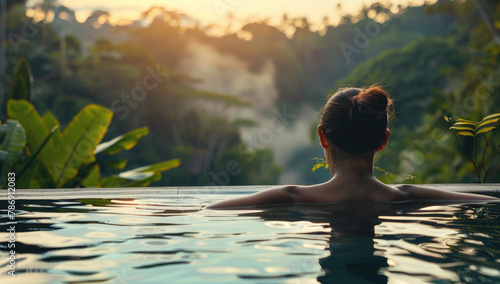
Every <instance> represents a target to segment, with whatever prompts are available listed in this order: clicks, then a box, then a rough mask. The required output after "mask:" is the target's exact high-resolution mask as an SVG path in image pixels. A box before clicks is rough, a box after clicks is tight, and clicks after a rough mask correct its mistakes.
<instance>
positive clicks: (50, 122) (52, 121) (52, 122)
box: [42, 111, 62, 146]
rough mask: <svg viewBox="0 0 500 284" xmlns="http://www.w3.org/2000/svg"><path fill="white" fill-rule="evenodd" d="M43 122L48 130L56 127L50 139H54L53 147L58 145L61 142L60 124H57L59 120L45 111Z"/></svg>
mask: <svg viewBox="0 0 500 284" xmlns="http://www.w3.org/2000/svg"><path fill="white" fill-rule="evenodd" d="M42 118H43V122H45V125H47V128H48V129H54V127H56V126H57V128H56V130H55V132H54V134H53V135H52V139H54V145H55V146H57V145H59V142H61V137H62V134H61V124H60V123H59V120H57V118H56V117H55V116H54V115H53V114H52V113H51V112H50V111H47V112H46V113H45V114H44V115H43V117H42Z"/></svg>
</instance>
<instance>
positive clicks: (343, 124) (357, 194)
mask: <svg viewBox="0 0 500 284" xmlns="http://www.w3.org/2000/svg"><path fill="white" fill-rule="evenodd" d="M392 106H393V104H392V100H391V98H390V97H389V95H388V94H387V92H385V91H384V90H383V89H382V88H380V87H377V86H371V87H369V88H368V89H358V88H346V89H341V90H339V91H338V92H337V93H336V94H334V95H333V96H332V97H331V98H330V99H329V100H328V102H327V103H326V105H325V106H324V108H323V111H322V114H321V119H320V125H319V126H318V135H319V139H320V142H321V147H322V148H323V149H324V152H325V158H326V161H327V163H328V166H329V168H330V177H331V178H330V180H329V181H327V182H325V183H322V184H317V185H311V186H297V185H291V186H284V187H278V188H273V189H270V190H266V191H262V192H258V193H255V194H253V195H250V196H247V197H243V198H237V199H233V200H227V201H222V202H219V203H216V204H213V205H211V206H209V207H208V208H213V209H216V208H229V207H233V208H234V207H245V206H259V205H276V204H291V203H338V202H357V201H375V202H377V201H378V202H387V201H399V200H415V199H446V200H495V199H497V198H494V197H490V196H484V195H477V194H467V193H454V192H447V191H441V190H436V189H431V188H425V187H419V186H414V185H399V186H395V187H390V186H388V185H385V184H383V183H381V182H380V181H378V180H377V178H376V177H375V176H374V175H373V156H374V155H375V153H376V152H378V151H381V150H382V149H384V147H385V146H386V145H387V141H388V140H389V137H390V135H391V132H390V131H389V129H388V128H387V124H388V121H389V120H390V118H391V115H392V111H391V110H392Z"/></svg>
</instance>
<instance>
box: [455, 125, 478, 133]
mask: <svg viewBox="0 0 500 284" xmlns="http://www.w3.org/2000/svg"><path fill="white" fill-rule="evenodd" d="M450 129H455V130H460V131H470V132H472V133H474V132H475V131H476V130H475V129H474V128H472V127H467V126H452V127H450Z"/></svg>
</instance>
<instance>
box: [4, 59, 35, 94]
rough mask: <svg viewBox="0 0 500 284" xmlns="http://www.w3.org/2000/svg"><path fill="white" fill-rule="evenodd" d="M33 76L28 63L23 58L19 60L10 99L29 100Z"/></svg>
mask: <svg viewBox="0 0 500 284" xmlns="http://www.w3.org/2000/svg"><path fill="white" fill-rule="evenodd" d="M32 85H33V76H32V75H31V70H30V66H29V64H28V61H27V60H26V59H25V58H24V57H23V58H21V59H20V60H19V62H18V63H17V67H16V72H15V75H14V81H13V84H12V91H11V94H10V98H11V99H15V100H28V101H29V100H30V99H31V86H32Z"/></svg>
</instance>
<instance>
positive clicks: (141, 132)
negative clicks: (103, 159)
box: [94, 127, 149, 155]
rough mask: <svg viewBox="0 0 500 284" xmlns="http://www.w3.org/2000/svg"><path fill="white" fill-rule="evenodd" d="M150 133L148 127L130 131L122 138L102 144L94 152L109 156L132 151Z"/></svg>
mask: <svg viewBox="0 0 500 284" xmlns="http://www.w3.org/2000/svg"><path fill="white" fill-rule="evenodd" d="M148 133H149V129H148V128H147V127H143V128H138V129H135V130H132V131H129V132H127V133H125V134H123V135H121V136H118V137H116V138H114V139H112V140H110V141H107V142H104V143H101V144H99V145H97V148H96V149H95V151H94V154H96V155H97V154H109V155H114V154H117V153H119V152H121V151H122V150H130V149H132V148H133V147H134V146H135V145H137V143H138V142H139V139H141V137H143V136H145V135H147V134H148Z"/></svg>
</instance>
